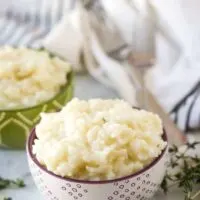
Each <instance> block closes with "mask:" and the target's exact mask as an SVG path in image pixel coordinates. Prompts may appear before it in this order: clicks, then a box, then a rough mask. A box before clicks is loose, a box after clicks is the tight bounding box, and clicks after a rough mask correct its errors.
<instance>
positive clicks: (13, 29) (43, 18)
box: [0, 0, 75, 47]
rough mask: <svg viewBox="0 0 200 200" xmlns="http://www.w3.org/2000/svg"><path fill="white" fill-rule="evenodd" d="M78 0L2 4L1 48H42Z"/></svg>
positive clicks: (27, 0) (8, 1)
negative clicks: (49, 34) (7, 46)
mask: <svg viewBox="0 0 200 200" xmlns="http://www.w3.org/2000/svg"><path fill="white" fill-rule="evenodd" d="M74 2H75V1H74V0H17V1H13V0H6V1H5V0H0V6H1V8H0V44H1V45H4V44H7V45H27V46H30V47H39V46H40V41H41V40H42V39H43V38H44V37H45V36H46V34H47V33H48V32H49V31H50V30H51V28H52V27H53V26H54V25H55V24H56V23H57V22H58V21H59V20H60V19H61V17H62V15H63V14H64V13H65V12H67V10H68V9H70V8H71V7H73V6H74Z"/></svg>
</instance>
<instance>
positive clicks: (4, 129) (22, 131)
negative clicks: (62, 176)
mask: <svg viewBox="0 0 200 200" xmlns="http://www.w3.org/2000/svg"><path fill="white" fill-rule="evenodd" d="M67 80H68V81H67V83H66V84H65V85H64V86H63V87H62V88H61V90H60V92H59V93H58V94H57V95H56V96H55V97H54V98H52V99H50V100H49V101H46V102H44V103H41V104H39V105H36V106H33V107H29V108H24V109H18V110H0V146H1V147H9V148H16V149H22V148H25V146H26V145H25V144H26V139H27V137H28V135H29V133H30V131H31V129H32V128H33V127H34V126H35V124H36V123H37V122H38V121H39V119H40V113H41V112H55V111H56V110H58V109H61V108H62V107H63V105H65V104H66V103H67V102H68V101H69V100H71V98H72V96H73V72H70V73H69V74H68V75H67Z"/></svg>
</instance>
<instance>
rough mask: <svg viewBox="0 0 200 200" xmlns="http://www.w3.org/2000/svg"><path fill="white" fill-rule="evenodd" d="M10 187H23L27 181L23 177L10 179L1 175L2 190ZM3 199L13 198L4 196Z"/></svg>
mask: <svg viewBox="0 0 200 200" xmlns="http://www.w3.org/2000/svg"><path fill="white" fill-rule="evenodd" d="M9 187H17V188H23V187H25V183H24V181H23V180H22V179H16V180H10V179H5V178H2V177H0V190H3V189H6V188H9ZM3 200H12V198H11V197H4V198H3Z"/></svg>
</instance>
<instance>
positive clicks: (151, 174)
mask: <svg viewBox="0 0 200 200" xmlns="http://www.w3.org/2000/svg"><path fill="white" fill-rule="evenodd" d="M35 138H36V135H35V130H33V131H32V132H31V134H30V137H29V140H28V143H27V156H28V162H29V167H30V170H31V173H32V176H33V178H34V180H35V183H36V186H37V187H38V189H39V190H40V192H41V194H42V195H43V197H44V199H45V200H76V199H80V200H146V199H150V198H151V197H152V196H153V195H154V194H155V192H156V191H157V190H158V188H159V186H160V184H161V182H162V180H163V177H164V174H165V170H166V161H167V147H166V148H165V150H163V152H162V154H161V155H160V156H159V157H158V158H156V159H155V160H154V161H153V162H152V163H151V164H150V165H149V166H147V167H145V168H144V169H142V170H141V171H139V172H137V173H135V174H133V175H130V176H127V177H123V178H119V179H115V180H109V181H80V180H75V179H70V178H62V177H60V176H57V175H55V174H53V173H52V172H49V171H48V170H47V169H46V168H45V167H44V166H42V165H40V163H39V162H38V161H37V159H36V158H35V156H34V155H33V153H32V145H33V143H34V139H35ZM163 139H164V140H165V141H167V137H166V133H164V135H163Z"/></svg>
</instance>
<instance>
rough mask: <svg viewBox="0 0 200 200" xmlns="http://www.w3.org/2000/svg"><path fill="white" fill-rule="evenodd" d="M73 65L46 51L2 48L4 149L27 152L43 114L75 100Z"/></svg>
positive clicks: (0, 93) (0, 122) (0, 118)
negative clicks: (35, 126) (34, 129)
mask: <svg viewBox="0 0 200 200" xmlns="http://www.w3.org/2000/svg"><path fill="white" fill-rule="evenodd" d="M72 75H73V74H72V69H71V65H70V64H69V63H68V62H66V61H64V60H62V59H60V58H59V57H57V56H55V55H52V54H50V53H49V52H47V51H46V50H34V49H28V48H25V47H18V48H13V47H9V46H5V47H1V48H0V145H1V146H4V147H12V148H23V147H25V141H26V138H27V136H28V134H29V133H30V129H32V128H33V126H34V125H35V124H36V123H37V122H38V120H39V119H40V112H50V111H55V110H58V109H61V108H62V106H63V105H64V104H66V102H67V101H68V100H70V99H71V97H72V91H73V89H72V77H73V76H72Z"/></svg>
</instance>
